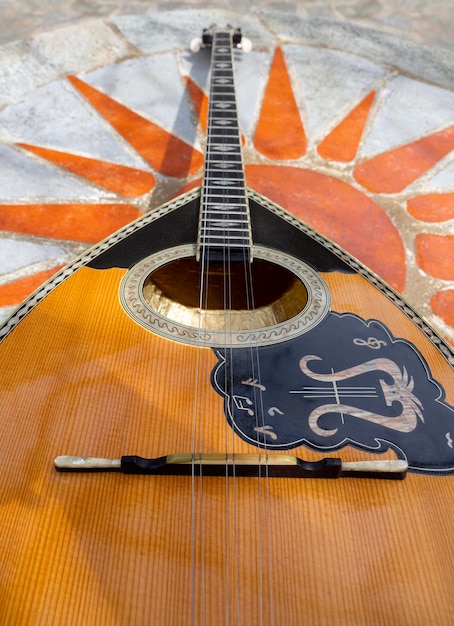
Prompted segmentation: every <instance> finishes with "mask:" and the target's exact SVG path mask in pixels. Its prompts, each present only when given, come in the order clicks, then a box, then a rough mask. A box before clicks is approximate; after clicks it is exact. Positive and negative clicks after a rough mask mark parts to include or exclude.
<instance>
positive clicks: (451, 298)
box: [430, 289, 454, 326]
mask: <svg viewBox="0 0 454 626" xmlns="http://www.w3.org/2000/svg"><path fill="white" fill-rule="evenodd" d="M430 306H431V307H432V310H433V312H434V313H435V314H436V315H438V317H441V319H442V320H443V321H444V322H446V324H449V325H450V326H454V289H446V290H445V291H439V292H438V293H436V294H435V295H434V296H432V298H431V299H430Z"/></svg>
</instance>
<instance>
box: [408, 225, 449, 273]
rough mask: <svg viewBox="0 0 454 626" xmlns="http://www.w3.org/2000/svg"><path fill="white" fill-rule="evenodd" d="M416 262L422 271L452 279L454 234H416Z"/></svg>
mask: <svg viewBox="0 0 454 626" xmlns="http://www.w3.org/2000/svg"><path fill="white" fill-rule="evenodd" d="M415 244H416V262H417V264H418V265H419V267H420V268H421V269H422V270H423V271H424V272H427V273H428V274H430V275H431V276H435V278H441V279H442V280H454V235H432V234H429V233H419V234H418V235H416V239H415Z"/></svg>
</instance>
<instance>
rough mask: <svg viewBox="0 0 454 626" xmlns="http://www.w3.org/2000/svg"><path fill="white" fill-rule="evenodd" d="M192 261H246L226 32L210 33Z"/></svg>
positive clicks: (246, 226)
mask: <svg viewBox="0 0 454 626" xmlns="http://www.w3.org/2000/svg"><path fill="white" fill-rule="evenodd" d="M197 256H198V258H199V259H200V260H206V261H208V262H212V261H214V262H224V263H226V262H227V263H230V262H244V261H247V262H249V261H251V260H252V240H251V227H250V219H249V208H248V201H247V197H246V186H245V176H244V166H243V157H242V150H241V136H240V131H239V125H238V112H237V103H236V95H235V81H234V68H233V43H232V33H231V31H229V30H227V29H226V30H216V31H215V33H214V35H213V43H212V53H211V80H210V96H209V109H208V130H207V145H206V155H205V171H204V179H203V190H202V200H201V211H200V222H199V235H198V242H197Z"/></svg>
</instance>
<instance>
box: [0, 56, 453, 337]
mask: <svg viewBox="0 0 454 626" xmlns="http://www.w3.org/2000/svg"><path fill="white" fill-rule="evenodd" d="M67 81H68V86H70V88H71V89H73V90H75V91H76V92H77V93H78V94H79V95H80V96H82V97H83V98H84V99H85V101H86V103H87V104H88V105H89V106H90V107H92V109H93V110H94V111H96V113H97V115H99V116H101V118H102V119H103V120H104V121H105V122H106V123H107V124H109V125H110V126H111V127H112V128H113V129H114V130H115V132H116V133H118V135H120V136H121V137H122V138H123V140H124V141H125V142H127V144H128V145H129V146H130V147H131V148H132V149H133V150H134V151H136V153H137V154H138V155H140V157H141V158H142V159H143V160H144V161H145V162H146V163H148V164H149V166H150V167H151V169H152V170H153V172H155V174H153V173H151V172H150V171H146V170H145V169H140V168H135V167H126V166H123V165H118V164H114V163H110V162H107V161H104V160H102V159H92V158H87V157H82V156H79V155H77V154H75V153H69V152H65V151H59V150H54V149H49V148H47V147H44V146H40V145H31V144H30V143H23V142H21V143H19V142H18V143H17V147H18V148H20V150H21V151H23V153H24V154H28V155H33V156H34V157H35V158H36V157H37V158H39V159H41V160H43V161H45V162H49V163H51V164H52V165H53V166H54V167H56V168H59V169H60V170H63V171H65V172H68V173H70V174H71V175H73V176H76V177H79V178H80V179H83V180H86V181H90V182H91V183H93V184H94V185H96V186H98V187H100V188H102V189H106V190H108V191H111V192H113V193H115V194H117V196H118V197H119V201H117V202H115V203H109V204H106V203H87V202H81V203H74V202H72V203H63V204H45V203H42V204H33V205H27V206H24V205H14V204H4V205H0V229H1V230H4V231H10V232H16V233H27V234H31V235H36V236H39V237H47V238H51V239H52V238H55V239H60V240H61V239H70V240H76V241H81V242H86V243H96V242H98V241H100V240H102V239H103V238H105V237H107V236H108V235H109V234H110V233H112V232H114V231H115V230H117V229H119V228H120V227H122V226H124V225H125V224H127V223H128V222H130V221H132V220H133V219H135V218H136V217H139V216H140V215H141V214H142V211H143V207H142V206H140V203H138V202H137V200H138V199H140V198H141V197H142V196H144V194H149V193H150V192H151V191H152V190H153V189H154V188H155V186H156V184H157V182H156V177H168V178H169V179H175V183H178V184H181V185H180V186H181V188H182V189H187V188H188V187H190V186H194V185H195V184H197V183H198V182H199V181H200V177H201V172H202V168H203V155H202V152H201V151H199V150H198V149H196V148H194V146H193V145H191V144H190V143H188V142H186V141H185V140H184V139H181V138H179V137H177V136H175V135H173V134H171V133H169V132H168V131H166V130H164V128H162V127H161V126H160V125H158V124H156V123H153V122H151V121H150V120H149V119H147V118H146V117H144V116H142V115H140V114H138V113H137V112H135V111H133V110H131V109H130V108H128V107H127V106H125V105H124V104H123V103H121V102H120V101H118V100H116V99H114V98H112V97H111V96H109V95H106V94H105V93H103V92H102V91H100V90H98V89H96V88H95V87H93V86H91V85H89V84H88V83H87V82H85V81H84V80H83V79H81V78H79V77H75V76H69V77H68V79H67ZM185 84H186V95H187V97H188V98H189V99H190V103H191V107H192V111H193V114H194V119H195V120H196V125H197V130H198V133H199V136H200V137H201V138H202V142H203V132H204V130H205V128H206V115H207V95H206V92H205V90H204V89H203V88H202V87H201V86H199V85H198V84H197V83H196V82H195V81H194V80H192V79H191V78H189V77H185ZM376 99H377V91H376V89H371V90H370V92H369V93H368V94H367V95H366V96H365V97H363V98H362V99H361V100H360V101H359V102H355V103H353V104H352V107H351V109H350V110H349V111H348V112H347V113H346V114H345V115H344V116H343V119H342V120H341V121H340V122H339V123H337V125H336V126H335V127H334V128H332V129H331V130H330V132H329V133H328V134H326V136H325V137H323V138H322V139H321V140H320V141H319V142H318V145H316V146H315V151H312V153H311V154H309V153H310V150H311V149H310V147H308V131H307V129H306V128H305V124H304V122H303V119H302V116H301V112H300V109H299V107H298V103H297V100H296V97H295V93H294V87H293V85H292V78H291V75H290V73H289V70H288V67H287V64H286V60H285V57H284V54H283V51H282V49H281V48H279V47H278V48H277V49H276V50H275V52H274V56H273V59H272V62H271V66H270V70H269V74H268V78H267V82H266V86H265V89H264V95H263V101H262V104H261V107H260V113H259V116H258V120H257V123H256V124H255V127H254V128H253V130H252V131H251V132H250V133H249V134H247V135H245V136H244V137H243V143H244V147H245V151H244V152H245V166H246V176H247V182H248V185H249V186H250V187H252V188H253V189H255V190H256V191H258V192H259V193H262V194H263V195H265V196H267V197H269V198H270V199H271V200H273V201H274V202H276V203H278V204H279V205H281V206H282V207H284V208H285V209H287V210H288V211H289V212H291V213H293V214H294V215H296V216H297V217H298V218H300V219H301V220H303V221H304V222H306V223H308V224H309V225H310V226H312V227H313V228H314V229H316V230H317V231H319V232H321V233H322V234H323V235H325V236H326V237H328V238H330V239H332V240H333V241H335V242H336V243H337V244H339V245H340V246H341V247H343V248H344V249H346V250H347V251H348V252H350V253H351V254H352V255H353V256H355V257H356V258H358V259H359V260H360V261H362V262H363V263H364V264H366V265H367V266H368V267H369V268H371V269H372V270H373V271H374V272H375V273H376V274H378V275H379V276H380V277H381V278H382V279H384V280H385V281H386V282H387V283H389V284H390V285H391V286H392V287H393V288H394V289H396V290H397V291H399V292H401V293H404V292H405V291H406V290H407V291H411V289H410V288H409V284H408V281H409V277H408V268H409V265H408V263H409V261H408V259H409V257H411V258H414V261H415V263H416V266H417V268H418V269H419V270H420V271H421V272H422V273H424V274H426V275H427V276H428V278H429V280H430V277H434V278H437V279H441V280H442V281H447V287H446V288H445V289H441V290H439V291H438V292H436V293H434V294H433V295H432V296H431V297H430V307H431V309H432V311H433V313H435V315H436V316H437V317H438V318H439V319H440V320H441V321H442V324H443V325H444V326H443V329H444V331H445V332H444V334H445V336H446V337H447V339H448V340H449V341H451V342H452V343H454V314H453V311H454V289H452V288H450V286H449V282H450V281H453V280H454V236H452V235H446V234H439V233H438V232H437V231H436V229H435V232H431V225H434V224H435V225H437V224H440V223H444V222H447V221H448V220H452V219H454V194H453V193H440V194H437V193H432V194H426V195H417V194H416V195H412V193H411V191H408V188H409V187H410V186H411V184H412V183H413V182H414V181H415V180H417V179H418V178H419V177H421V176H422V175H424V174H425V173H426V172H427V171H429V170H430V169H431V168H433V167H434V166H435V165H436V164H437V163H439V162H440V161H441V160H442V159H443V158H444V157H445V156H446V155H447V154H448V153H449V152H450V151H452V150H453V149H454V126H451V127H448V128H446V129H444V130H441V131H437V132H433V133H431V134H428V135H427V136H423V137H422V138H418V139H417V140H414V141H411V142H409V143H407V144H405V145H400V146H398V147H396V148H393V149H390V150H388V151H385V152H382V153H381V154H378V155H375V156H373V157H371V158H366V159H364V160H361V159H360V158H359V157H358V149H359V146H360V143H361V139H362V137H363V133H364V130H365V128H366V125H367V124H368V121H369V120H370V117H371V115H372V112H373V110H374V106H375V102H376ZM314 152H315V153H314ZM309 157H310V158H309ZM314 163H315V164H316V167H314ZM185 181H186V183H185ZM283 181H284V183H285V184H283ZM169 188H170V186H169ZM174 188H175V185H174ZM173 191H174V189H173ZM390 198H391V199H392V201H393V202H394V204H395V205H396V206H399V207H400V208H399V210H403V211H404V212H405V215H406V216H407V217H408V219H410V220H414V221H416V222H418V223H424V224H427V232H419V233H418V234H416V235H415V236H414V238H413V242H412V243H410V247H411V246H413V248H412V249H410V250H409V249H408V248H409V244H408V241H407V243H405V242H404V240H403V238H402V234H401V232H400V231H399V229H398V228H397V226H396V224H395V223H394V220H393V219H391V217H390V214H389V211H388V212H387V211H386V210H385V208H384V207H385V206H389V199H390ZM402 207H403V209H402ZM365 224H367V229H366V230H365V226H364V225H365ZM365 233H369V234H370V233H373V236H370V235H367V236H365ZM58 269H59V268H58V267H55V268H54V270H55V271H57V270H58ZM51 274H52V270H49V271H46V272H38V273H36V274H35V275H33V276H29V277H27V278H26V279H19V280H16V281H13V282H11V283H9V284H6V285H5V284H4V285H1V286H0V306H11V305H15V304H19V303H20V302H21V301H22V300H23V299H24V298H25V297H26V296H27V295H28V294H29V293H31V292H32V291H33V290H34V289H35V288H37V287H38V286H39V285H40V284H41V283H42V282H43V281H44V280H46V279H47V278H48V277H49V276H50V275H51ZM418 288H419V287H418Z"/></svg>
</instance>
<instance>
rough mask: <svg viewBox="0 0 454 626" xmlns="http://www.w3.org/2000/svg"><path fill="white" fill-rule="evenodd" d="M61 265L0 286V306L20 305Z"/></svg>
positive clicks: (60, 266)
mask: <svg viewBox="0 0 454 626" xmlns="http://www.w3.org/2000/svg"><path fill="white" fill-rule="evenodd" d="M62 267H64V266H63V265H59V266H58V267H53V268H52V269H50V270H44V271H43V272H38V273H37V274H33V276H27V277H26V278H20V279H19V280H15V281H13V282H11V283H7V284H6V285H0V306H14V305H16V304H20V303H21V302H22V301H23V300H25V298H28V296H29V295H30V294H31V293H33V291H35V289H38V287H41V285H42V284H43V283H45V282H46V280H48V279H49V278H50V277H51V276H53V275H54V274H56V273H57V272H58V270H60V269H61V268H62Z"/></svg>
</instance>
